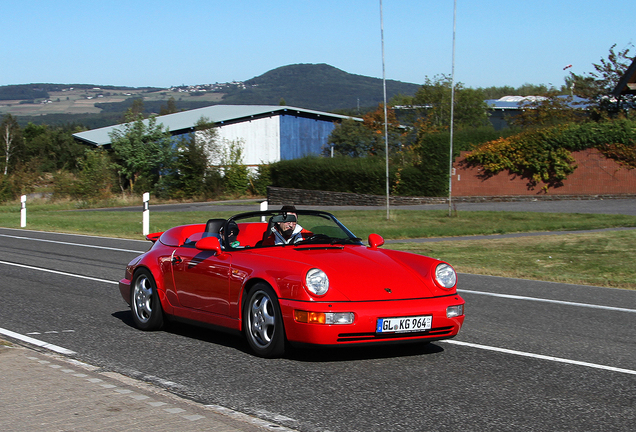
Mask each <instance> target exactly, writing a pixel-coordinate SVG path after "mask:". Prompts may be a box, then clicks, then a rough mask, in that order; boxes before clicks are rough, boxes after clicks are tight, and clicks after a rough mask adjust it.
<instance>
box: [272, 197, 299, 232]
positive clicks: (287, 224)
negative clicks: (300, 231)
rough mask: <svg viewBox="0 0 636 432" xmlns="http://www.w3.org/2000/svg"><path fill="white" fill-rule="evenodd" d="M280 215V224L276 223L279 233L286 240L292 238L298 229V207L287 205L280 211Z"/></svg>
mask: <svg viewBox="0 0 636 432" xmlns="http://www.w3.org/2000/svg"><path fill="white" fill-rule="evenodd" d="M280 211H281V213H280V215H278V216H276V219H277V220H279V222H277V223H276V227H277V229H278V231H279V232H280V233H281V234H282V235H283V237H285V238H286V239H287V238H289V237H291V235H292V234H293V233H294V229H296V223H297V221H298V215H297V214H296V207H294V206H293V205H285V206H283V207H282V208H281V209H280Z"/></svg>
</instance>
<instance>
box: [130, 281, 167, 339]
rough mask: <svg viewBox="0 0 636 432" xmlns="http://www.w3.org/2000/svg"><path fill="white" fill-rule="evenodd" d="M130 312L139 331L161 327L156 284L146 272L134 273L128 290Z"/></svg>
mask: <svg viewBox="0 0 636 432" xmlns="http://www.w3.org/2000/svg"><path fill="white" fill-rule="evenodd" d="M130 310H131V311H132V317H133V321H134V322H135V326H137V328H139V329H141V330H147V331H152V330H159V329H160V328H161V327H162V326H163V310H162V309H161V302H160V301H159V295H158V293H157V284H156V283H155V279H154V278H153V277H152V274H150V272H149V271H148V270H145V269H142V270H138V271H136V272H135V275H134V277H133V281H132V285H131V289H130Z"/></svg>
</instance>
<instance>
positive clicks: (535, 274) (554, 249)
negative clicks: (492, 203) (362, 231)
mask: <svg viewBox="0 0 636 432" xmlns="http://www.w3.org/2000/svg"><path fill="white" fill-rule="evenodd" d="M635 242H636V230H625V231H610V232H603V233H578V234H566V235H558V236H536V237H523V238H506V239H495V240H468V241H444V242H436V243H396V244H390V245H385V246H384V247H386V248H390V249H397V250H403V251H408V252H414V253H418V254H423V255H428V256H432V257H435V258H439V259H442V260H444V261H447V262H449V263H451V264H452V265H453V267H455V269H456V270H457V271H458V272H461V273H472V274H483V275H491V276H503V277H513V278H521V279H535V280H544V281H552V282H561V283H570V284H577V285H595V286H604V287H613V288H626V289H636V266H634V262H635V261H636V249H635V248H634V247H633V245H634V243H635Z"/></svg>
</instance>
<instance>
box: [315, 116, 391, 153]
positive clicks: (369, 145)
mask: <svg viewBox="0 0 636 432" xmlns="http://www.w3.org/2000/svg"><path fill="white" fill-rule="evenodd" d="M379 138H380V137H378V135H377V134H374V133H373V131H372V130H370V129H369V128H367V127H365V126H364V125H363V124H362V123H360V122H359V121H357V120H353V119H344V120H342V122H340V124H337V125H336V127H335V128H334V129H333V130H332V131H331V134H329V138H328V142H329V144H330V146H333V150H334V153H335V154H337V155H342V156H351V157H361V156H366V155H369V154H371V153H372V151H373V149H374V148H377V147H378V146H379V145H380V142H379ZM324 153H325V156H328V155H329V154H330V153H331V149H330V148H326V149H324Z"/></svg>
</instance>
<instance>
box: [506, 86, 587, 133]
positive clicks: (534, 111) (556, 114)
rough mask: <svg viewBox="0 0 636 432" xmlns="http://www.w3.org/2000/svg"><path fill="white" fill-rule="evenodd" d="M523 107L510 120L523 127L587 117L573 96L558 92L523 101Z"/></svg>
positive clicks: (547, 125)
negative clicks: (574, 101) (562, 94)
mask: <svg viewBox="0 0 636 432" xmlns="http://www.w3.org/2000/svg"><path fill="white" fill-rule="evenodd" d="M521 108H522V112H521V113H519V114H517V115H516V116H515V117H513V118H512V120H511V121H510V122H511V124H512V125H514V126H519V127H521V128H523V129H526V128H529V127H549V126H554V125H558V124H563V123H573V122H577V121H581V120H583V119H584V118H585V116H584V114H585V112H584V110H583V109H581V108H579V107H577V106H576V105H575V104H574V103H573V101H572V97H571V96H559V95H558V94H557V93H556V92H552V93H548V94H547V95H546V96H543V97H538V98H536V99H532V100H530V101H528V102H525V103H522V104H521Z"/></svg>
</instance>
